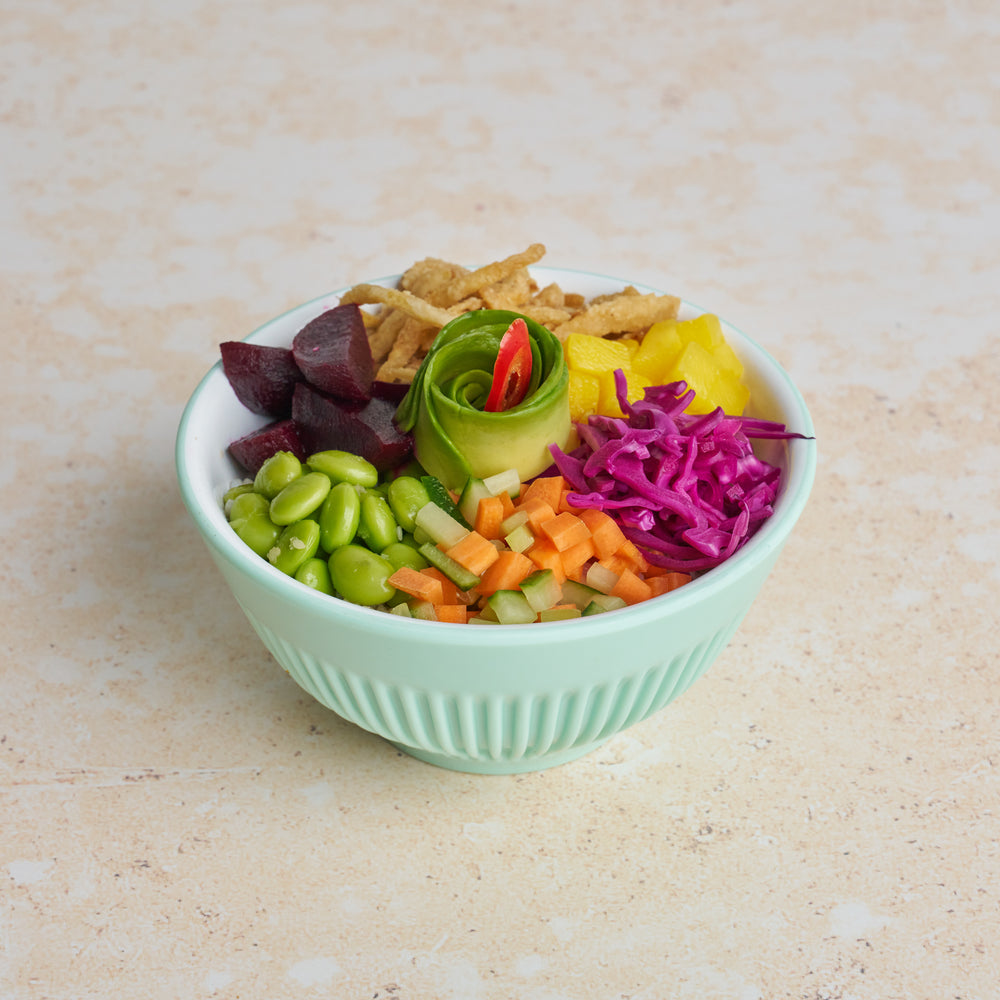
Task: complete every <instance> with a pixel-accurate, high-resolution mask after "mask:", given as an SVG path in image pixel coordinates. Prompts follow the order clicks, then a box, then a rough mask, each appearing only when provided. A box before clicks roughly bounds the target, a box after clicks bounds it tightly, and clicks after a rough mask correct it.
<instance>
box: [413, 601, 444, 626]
mask: <svg viewBox="0 0 1000 1000" xmlns="http://www.w3.org/2000/svg"><path fill="white" fill-rule="evenodd" d="M410 617H411V618H419V619H420V620H421V621H425V622H436V621H437V613H436V612H435V611H434V605H433V604H431V602H430V601H417V600H414V601H410Z"/></svg>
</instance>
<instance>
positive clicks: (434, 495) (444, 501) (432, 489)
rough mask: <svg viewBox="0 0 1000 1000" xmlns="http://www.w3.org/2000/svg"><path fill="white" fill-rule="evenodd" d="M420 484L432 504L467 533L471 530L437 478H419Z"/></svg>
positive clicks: (446, 489)
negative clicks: (449, 516) (448, 515)
mask: <svg viewBox="0 0 1000 1000" xmlns="http://www.w3.org/2000/svg"><path fill="white" fill-rule="evenodd" d="M420 482H422V483H423V484H424V489H425V490H427V495H428V496H429V497H430V498H431V501H432V502H433V503H436V504H437V505H438V506H439V507H440V508H441V509H442V510H443V511H444V512H445V513H446V514H450V515H451V516H452V517H453V518H454V519H455V520H456V521H458V523H459V524H462V525H464V527H465V529H466V530H467V531H469V530H471V529H472V525H471V524H469V523H468V522H467V521H466V520H465V518H464V517H463V515H462V512H461V511H460V510H459V509H458V505H457V504H456V503H455V501H454V500H453V499H452V497H451V494H450V493H449V492H448V488H447V487H446V486H445V485H444V483H442V482H441V480H440V479H438V478H437V476H421V477H420Z"/></svg>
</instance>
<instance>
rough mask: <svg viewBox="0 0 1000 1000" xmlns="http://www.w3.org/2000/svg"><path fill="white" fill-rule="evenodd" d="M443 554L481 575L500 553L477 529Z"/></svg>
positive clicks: (471, 571)
mask: <svg viewBox="0 0 1000 1000" xmlns="http://www.w3.org/2000/svg"><path fill="white" fill-rule="evenodd" d="M491 499H492V498H491ZM480 503H482V501H480ZM445 555H447V556H450V557H451V558H452V559H454V560H455V562H457V563H458V564H459V565H460V566H464V567H465V568H466V569H467V570H468V571H469V572H470V573H475V574H476V576H482V574H483V571H484V570H485V569H486V568H487V567H488V566H492V565H493V563H495V562H496V561H497V559H498V558H499V556H500V553H499V552H498V551H497V548H496V546H495V545H494V544H493V543H492V542H491V541H490V540H489V539H488V538H483V536H482V535H481V534H479V532H478V531H470V532H469V533H468V534H467V535H466V536H465V537H464V538H462V539H460V540H459V541H457V542H455V544H454V545H452V546H451V547H450V548H448V549H446V550H445Z"/></svg>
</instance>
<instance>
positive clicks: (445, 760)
mask: <svg viewBox="0 0 1000 1000" xmlns="http://www.w3.org/2000/svg"><path fill="white" fill-rule="evenodd" d="M389 742H391V743H392V745H393V746H394V747H395V748H396V749H397V750H399V751H400V752H401V753H405V754H406V755H407V756H409V757H415V758H416V759H417V760H422V761H423V762H424V763H425V764H433V765H434V766H435V767H442V768H445V769H446V770H449V771H463V772H465V773H467V774H527V773H528V772H531V771H545V770H547V769H548V768H550V767H558V766H559V765H560V764H568V763H569V762H570V761H574V760H577V759H578V758H580V757H584V756H586V755H587V754H588V753H591V751H593V750H596V749H597V748H598V747H599V746H601V745H602V744H603V743H605V742H607V741H606V740H597V741H596V742H594V743H587V744H585V745H583V746H578V747H571V748H570V749H568V750H558V751H555V752H553V753H546V754H540V755H539V756H537V757H517V758H514V759H512V760H491V759H488V758H470V757H453V756H450V755H448V754H443V753H435V752H434V751H433V750H422V749H420V748H419V747H411V746H407V745H406V744H405V743H395V742H393V741H391V740H390V741H389Z"/></svg>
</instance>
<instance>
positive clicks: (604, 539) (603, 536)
mask: <svg viewBox="0 0 1000 1000" xmlns="http://www.w3.org/2000/svg"><path fill="white" fill-rule="evenodd" d="M577 516H578V517H579V518H580V520H581V521H583V523H584V524H585V525H586V526H587V527H588V528H590V534H591V535H592V536H593V539H594V551H595V552H596V553H597V558H598V559H607V558H608V556H611V555H614V553H615V552H617V551H618V549H619V548H621V546H622V545H623V544H624V543H625V542H626V541H627V539H626V538H625V535H624V534H623V533H622V529H621V528H619V527H618V522H617V521H615V519H614V518H613V517H612V516H611V515H610V514H609V513H607V511H603V510H598V509H597V508H596V507H584V508H581V509H579V510H577Z"/></svg>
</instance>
